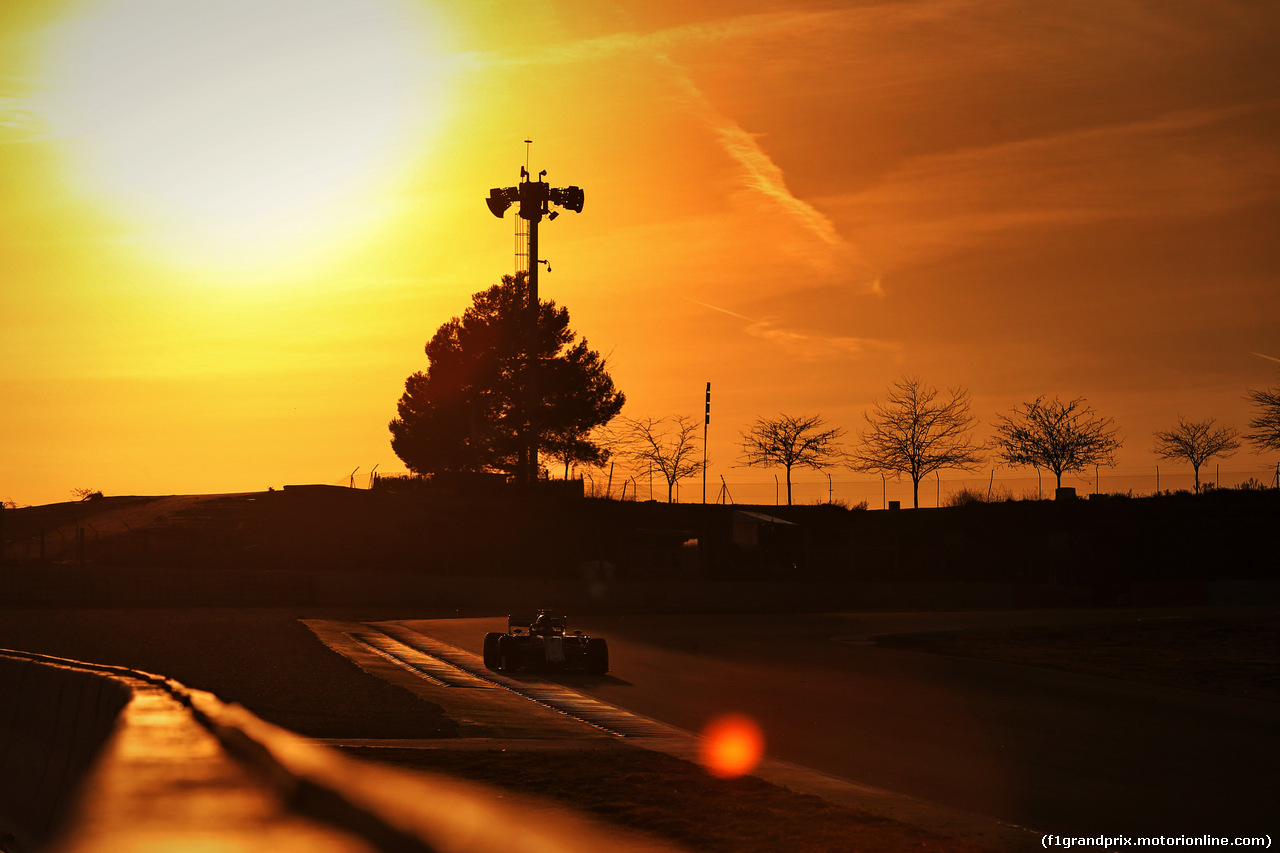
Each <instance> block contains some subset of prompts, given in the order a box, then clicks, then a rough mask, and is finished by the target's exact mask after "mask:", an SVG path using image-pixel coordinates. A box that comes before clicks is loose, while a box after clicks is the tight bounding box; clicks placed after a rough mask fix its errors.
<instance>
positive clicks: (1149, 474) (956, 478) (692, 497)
mask: <svg viewBox="0 0 1280 853" xmlns="http://www.w3.org/2000/svg"><path fill="white" fill-rule="evenodd" d="M1278 471H1280V466H1277V467H1269V466H1258V467H1253V468H1246V467H1233V468H1232V469H1230V470H1223V469H1221V468H1220V467H1219V466H1214V465H1205V466H1203V467H1202V468H1201V469H1200V484H1201V488H1221V489H1238V488H1276V487H1277V472H1278ZM759 474H760V471H759V470H757V469H753V470H752V471H751V474H750V476H743V472H742V470H741V469H731V470H730V471H729V472H726V473H723V474H721V473H719V472H717V471H716V470H715V468H714V466H713V467H712V468H711V469H710V471H709V472H708V476H707V480H706V503H734V504H753V505H769V504H775V505H778V504H786V503H787V483H786V475H785V474H784V473H783V472H781V471H779V472H777V475H776V477H769V478H762V477H760V476H759ZM581 476H582V479H583V490H584V492H585V493H586V494H587V495H589V496H593V497H611V498H614V499H623V500H640V501H644V500H656V501H666V500H667V482H666V480H665V479H663V478H662V476H661V475H660V474H658V473H655V474H654V475H653V476H652V477H650V476H649V475H648V473H647V472H642V473H641V474H638V475H622V474H621V473H616V472H615V474H614V476H613V477H612V479H610V478H609V476H608V472H607V471H605V472H600V471H588V472H584V473H582V474H581ZM1062 485H1063V487H1064V488H1073V489H1075V490H1076V493H1077V494H1078V495H1079V496H1080V497H1087V496H1088V495H1090V494H1095V493H1099V494H1107V495H1116V494H1120V495H1130V496H1133V497H1142V496H1147V495H1153V494H1157V493H1162V492H1180V491H1186V492H1190V491H1193V490H1194V488H1195V476H1194V474H1193V472H1192V471H1191V470H1190V469H1186V470H1183V469H1171V468H1167V467H1164V466H1161V467H1160V468H1159V469H1156V468H1151V469H1149V470H1145V471H1138V470H1133V469H1124V468H1118V469H1107V468H1099V469H1097V470H1095V471H1090V472H1089V474H1088V476H1082V475H1079V474H1074V473H1073V474H1064V475H1063V477H1062ZM1056 486H1057V482H1056V480H1055V478H1054V476H1053V474H1052V472H1041V473H1040V475H1039V476H1037V475H1036V474H1035V473H1031V474H1027V473H1025V472H1023V471H1021V470H1017V471H1014V470H1010V469H999V468H995V469H988V470H987V471H986V472H984V473H977V472H973V473H962V472H955V471H952V472H940V473H938V474H936V475H931V476H929V477H926V478H925V479H923V480H921V481H920V492H919V496H920V506H921V507H939V506H950V505H952V504H953V503H955V502H957V501H958V500H964V499H970V500H973V499H977V500H991V501H1004V500H1052V499H1053V497H1054V490H1055V488H1056ZM674 493H675V494H674V495H673V497H674V499H675V500H676V501H678V502H680V503H701V502H703V481H702V477H701V475H698V476H695V477H689V478H686V479H683V480H681V481H680V482H679V483H677V484H676V488H675V489H674ZM895 501H896V502H897V503H898V504H899V505H900V506H903V507H909V506H912V504H913V499H912V489H911V479H910V478H909V477H894V476H885V477H883V478H882V477H880V476H879V475H871V476H868V475H865V474H853V473H850V472H848V471H844V472H839V471H832V472H814V471H812V470H810V469H806V470H804V471H801V472H793V473H792V478H791V502H792V503H793V504H820V503H829V502H834V503H839V504H844V505H847V506H857V505H860V504H862V503H866V505H867V508H868V509H887V508H888V507H889V506H890V505H891V504H892V503H893V502H895Z"/></svg>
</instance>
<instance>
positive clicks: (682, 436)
mask: <svg viewBox="0 0 1280 853" xmlns="http://www.w3.org/2000/svg"><path fill="white" fill-rule="evenodd" d="M698 426H699V425H698V423H697V422H696V421H695V420H694V419H693V418H690V417H687V416H685V415H677V416H675V417H672V418H636V419H626V420H624V421H623V424H622V437H621V440H620V447H621V449H622V452H623V453H624V454H625V455H626V456H627V457H628V458H629V459H630V460H631V461H632V462H633V463H636V464H637V465H639V464H646V465H651V466H652V467H653V468H654V470H656V471H658V472H659V473H660V474H662V477H663V479H665V480H666V481H667V503H671V502H672V501H673V499H674V495H675V488H676V483H678V482H680V481H681V480H683V479H685V478H686V477H692V476H694V475H695V474H697V473H699V472H700V471H702V467H703V465H702V457H701V455H700V453H701V447H700V445H699V443H698V439H697V436H698Z"/></svg>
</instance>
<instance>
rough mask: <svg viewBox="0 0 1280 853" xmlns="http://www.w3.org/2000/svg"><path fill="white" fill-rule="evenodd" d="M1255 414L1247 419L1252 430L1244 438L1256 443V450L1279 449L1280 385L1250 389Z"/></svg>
mask: <svg viewBox="0 0 1280 853" xmlns="http://www.w3.org/2000/svg"><path fill="white" fill-rule="evenodd" d="M1249 399H1250V400H1252V401H1253V405H1254V408H1256V409H1257V410H1258V413H1257V415H1255V416H1254V418H1253V419H1252V420H1250V421H1249V427H1250V428H1251V429H1252V432H1248V433H1245V438H1247V439H1249V441H1251V442H1253V443H1254V444H1255V445H1257V447H1258V450H1259V451H1262V450H1280V385H1277V386H1276V387H1274V388H1265V389H1263V390H1262V391H1250V392H1249Z"/></svg>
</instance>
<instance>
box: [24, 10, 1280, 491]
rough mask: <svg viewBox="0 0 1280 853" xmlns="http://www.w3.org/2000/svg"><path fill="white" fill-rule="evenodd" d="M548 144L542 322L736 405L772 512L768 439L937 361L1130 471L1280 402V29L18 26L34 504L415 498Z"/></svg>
mask: <svg viewBox="0 0 1280 853" xmlns="http://www.w3.org/2000/svg"><path fill="white" fill-rule="evenodd" d="M526 138H530V139H532V140H534V143H533V146H532V152H531V155H530V161H529V162H530V166H531V168H532V170H533V171H534V172H535V173H536V172H537V171H539V170H541V169H546V170H548V177H547V179H548V181H549V182H550V183H551V184H552V185H553V186H567V185H569V184H576V185H578V186H581V187H582V188H583V189H584V190H585V193H586V205H585V208H584V210H583V212H582V213H581V214H572V213H569V214H565V215H564V216H562V217H560V218H559V219H558V220H556V221H555V222H553V223H545V224H544V226H543V229H542V243H543V248H542V253H541V254H542V256H543V257H544V258H546V259H548V260H549V261H550V262H551V267H552V269H553V270H554V271H553V272H552V273H551V274H549V275H545V274H544V276H543V278H542V280H541V289H542V294H543V296H544V297H545V298H551V299H555V300H556V301H557V302H558V303H559V304H562V305H564V306H566V307H568V309H569V311H570V314H571V316H572V321H573V326H574V328H576V329H577V330H578V331H579V332H580V333H581V334H583V335H585V336H586V337H587V338H588V339H589V340H590V342H591V344H592V346H593V347H594V348H597V349H599V350H600V351H601V352H602V353H604V354H605V355H607V357H608V359H609V363H610V365H611V368H612V373H613V377H614V379H615V381H616V382H617V384H618V385H619V387H620V388H621V389H622V390H623V391H624V392H625V393H626V394H627V397H628V404H627V408H626V410H625V411H624V414H628V415H631V416H633V417H638V416H653V417H660V416H665V415H672V414H688V415H691V416H695V417H700V415H701V409H702V398H703V388H704V384H705V383H706V382H707V381H710V382H712V383H713V416H712V423H711V428H710V442H709V455H710V459H711V469H710V478H711V482H712V483H713V484H716V485H715V486H713V487H711V491H714V490H715V489H717V488H718V483H719V478H720V476H721V475H723V476H724V477H725V480H726V481H727V482H728V483H729V484H730V487H731V489H733V486H734V484H735V483H738V484H741V485H740V486H739V487H738V488H737V489H733V496H734V497H735V498H736V499H737V500H739V501H743V500H746V499H757V500H761V501H764V500H766V499H767V500H768V501H770V502H771V501H772V500H773V482H772V477H773V472H771V471H762V470H745V469H742V468H739V467H734V466H735V465H736V464H737V457H738V451H737V449H736V447H735V442H736V441H737V439H738V433H739V431H740V430H743V429H745V428H747V427H748V426H749V425H750V423H751V421H752V420H753V419H754V418H756V417H757V416H760V415H775V414H778V413H780V412H785V413H788V414H821V415H823V416H825V417H826V418H827V420H828V421H829V422H831V423H832V424H833V425H836V426H841V427H845V428H847V429H849V430H850V432H851V433H853V432H856V430H857V429H858V427H859V425H860V423H861V417H862V412H863V411H864V410H866V409H867V408H869V407H870V405H871V404H872V401H873V399H874V398H877V397H882V396H883V394H884V392H885V389H886V388H887V386H888V385H889V384H890V383H892V382H893V381H895V380H897V379H898V378H900V377H901V376H903V375H904V374H914V375H919V376H921V377H922V378H924V380H925V381H926V382H928V383H930V384H934V385H937V386H939V387H942V388H946V387H951V386H956V385H960V386H963V387H965V388H967V389H969V390H970V391H971V393H972V395H973V408H974V413H975V414H976V415H977V416H978V417H979V418H980V420H981V421H982V424H981V426H980V427H979V430H978V437H979V438H981V439H985V438H987V437H988V436H989V435H990V429H991V424H992V422H993V421H994V420H995V418H996V416H997V415H999V414H1003V413H1007V412H1008V411H1009V410H1010V409H1011V407H1012V406H1013V405H1014V404H1015V403H1020V402H1025V401H1028V400H1031V399H1034V398H1035V397H1037V396H1038V395H1041V394H1047V395H1051V396H1052V395H1058V396H1060V397H1062V398H1064V399H1066V398H1073V397H1078V396H1084V397H1086V398H1088V400H1089V401H1090V403H1092V404H1093V406H1094V408H1095V409H1096V410H1097V411H1098V412H1099V413H1101V414H1103V415H1107V416H1110V417H1114V418H1115V420H1116V423H1117V425H1118V426H1119V428H1120V433H1121V435H1122V437H1123V438H1124V440H1125V443H1124V448H1123V450H1122V451H1121V454H1120V457H1119V465H1118V467H1117V469H1116V470H1115V471H1114V472H1111V473H1112V474H1115V475H1117V476H1119V475H1133V476H1138V475H1142V476H1146V475H1148V474H1151V475H1154V470H1155V466H1156V464H1157V460H1156V458H1155V457H1154V455H1153V454H1152V453H1151V446H1152V437H1151V436H1152V432H1153V431H1154V430H1156V429H1161V428H1167V427H1169V426H1171V425H1173V424H1174V423H1175V421H1176V419H1177V417H1178V416H1179V415H1183V416H1185V417H1186V418H1188V419H1197V420H1198V419H1204V418H1208V417H1216V418H1217V419H1218V420H1219V422H1220V423H1225V424H1227V425H1233V426H1235V427H1237V428H1239V429H1241V431H1243V430H1244V429H1245V427H1246V422H1247V420H1248V418H1249V416H1250V412H1251V409H1250V406H1249V403H1248V402H1247V400H1246V399H1245V394H1246V391H1247V390H1248V389H1250V388H1263V387H1267V386H1272V385H1274V384H1276V382H1277V378H1278V377H1280V370H1278V368H1280V363H1278V361H1277V360H1278V359H1280V286H1278V285H1280V142H1278V140H1280V5H1276V4H1270V3H1257V2H1231V0H1195V1H1194V2H1192V1H1191V0H1150V2H1131V1H1130V0H1108V2H1093V3H1034V2H1027V0H1023V1H1022V2H1011V1H1010V2H1002V0H981V2H978V0H920V2H893V1H892V0H889V2H881V3H857V2H845V3H839V2H812V3H797V2H788V3H770V2H755V3H753V2H746V1H745V0H744V2H736V3H731V2H720V0H711V2H702V3H690V2H680V3H676V2H670V0H643V2H641V0H636V1H635V2H630V0H628V2H595V1H594V0H592V2H585V1H584V0H553V2H549V3H539V4H530V3H511V2H504V0H496V2H486V3H475V2H464V0H447V2H430V0H181V2H172V0H82V2H70V0H6V2H4V3H3V5H0V269H2V271H3V287H2V290H0V351H2V358H0V363H2V364H3V371H2V372H0V395H2V396H0V399H2V400H3V417H2V418H0V499H4V500H13V501H16V502H17V503H19V504H39V503H50V502H55V501H61V500H67V499H69V498H70V492H71V490H72V489H76V488H94V489H101V490H103V491H104V492H105V493H107V494H173V493H210V492H235V491H253V490H260V489H266V488H267V487H269V486H274V487H276V488H279V487H280V486H282V485H285V484H291V483H338V482H343V483H345V482H347V479H348V476H349V475H350V473H351V472H352V470H353V469H355V468H357V466H358V467H359V471H358V472H357V473H356V477H355V480H356V483H357V484H358V485H365V484H367V482H368V480H367V476H368V473H369V472H370V471H371V470H372V469H373V468H374V466H375V465H377V466H379V468H378V470H379V472H382V473H395V472H399V471H403V470H404V467H403V465H402V463H400V461H399V460H398V459H397V458H396V457H395V455H394V454H393V453H392V452H391V448H390V434H389V433H388V431H387V423H388V421H389V420H390V419H391V418H392V417H393V416H394V415H395V403H396V400H397V399H398V397H399V396H400V394H401V392H402V391H403V387H404V380H405V377H406V376H408V375H409V374H410V373H412V372H414V371H415V370H421V369H425V368H426V360H425V357H424V355H423V353H422V347H423V344H424V343H425V342H426V340H427V339H428V338H429V337H430V336H431V334H432V333H433V332H434V331H435V329H436V328H437V327H438V326H439V325H440V324H441V323H443V322H444V321H446V320H448V319H449V318H450V317H452V316H454V315H457V314H460V313H461V312H462V311H463V310H464V309H465V308H466V307H467V305H468V304H469V303H470V297H471V294H472V293H474V292H476V291H478V290H481V289H483V288H485V287H487V286H488V285H490V284H493V283H496V282H497V281H498V280H499V278H500V277H501V276H502V275H503V274H505V273H510V272H512V265H513V252H512V247H513V238H512V231H513V224H512V218H511V214H508V217H507V218H506V219H503V220H501V221H500V220H498V219H495V218H494V217H493V216H491V215H490V214H489V212H488V211H487V210H486V208H485V205H484V197H485V196H486V195H487V194H488V191H489V188H491V187H502V186H511V185H514V184H515V183H517V182H518V180H519V169H520V167H521V166H522V165H524V163H525V154H526V152H525V145H524V143H523V140H524V139H526ZM1277 461H1278V460H1277V459H1276V458H1275V455H1274V454H1271V455H1265V454H1264V455H1257V454H1255V453H1254V450H1253V448H1252V447H1251V446H1246V448H1245V449H1243V450H1242V451H1241V452H1240V453H1239V454H1238V455H1237V456H1235V457H1233V458H1232V459H1229V460H1225V461H1224V462H1223V465H1222V467H1223V470H1224V471H1227V470H1228V469H1230V470H1231V471H1233V472H1256V473H1254V476H1258V477H1260V478H1261V477H1264V476H1269V475H1268V474H1266V472H1267V471H1268V470H1274V468H1275V465H1276V462H1277ZM1160 464H1161V466H1162V467H1161V470H1162V472H1169V473H1173V472H1179V471H1181V472H1185V473H1186V474H1187V485H1189V482H1190V480H1189V476H1190V473H1189V472H1190V467H1189V466H1177V465H1174V464H1173V463H1169V462H1164V463H1160ZM1210 464H1213V463H1210ZM989 468H990V466H989ZM990 473H991V472H990V470H989V469H988V470H985V471H983V472H981V473H980V474H975V475H971V476H975V477H978V478H980V479H982V481H983V482H986V478H987V477H988V476H989V475H990ZM1202 473H1203V472H1202ZM947 476H948V475H947V474H945V473H944V474H943V479H944V480H946V479H947ZM955 476H959V475H955ZM995 476H996V477H997V478H1001V479H1002V478H1004V477H1013V476H1019V477H1027V476H1030V477H1031V484H1032V487H1033V488H1034V484H1035V480H1034V474H1032V473H1031V472H1026V471H1022V472H1017V471H1007V470H1001V471H998V472H997V473H996V475H995ZM1105 476H1106V474H1105V473H1104V477H1105ZM805 478H806V479H807V480H808V481H812V482H814V483H817V482H818V481H819V480H822V488H821V493H822V494H821V496H822V497H825V496H826V491H827V490H826V481H825V477H823V476H820V475H817V474H814V473H810V474H807V475H805ZM833 481H834V483H835V496H836V497H842V496H844V497H846V498H851V499H852V498H857V497H858V496H859V495H860V494H862V493H861V492H859V491H858V488H861V487H858V486H857V485H856V484H857V483H863V484H867V483H870V482H871V478H868V477H866V476H864V475H854V474H852V473H849V472H847V471H835V472H833ZM874 481H875V490H874V494H875V495H876V496H877V497H876V499H874V500H872V505H873V506H878V505H879V503H878V498H879V494H880V481H879V478H878V477H876V478H874ZM766 482H767V484H768V488H767V496H766V494H765V493H764V492H759V491H758V489H757V492H758V493H752V492H751V489H753V488H756V487H755V486H754V485H753V484H764V483H766ZM1168 484H1171V483H1168ZM1089 485H1091V481H1090V483H1089ZM1103 485H1104V487H1105V486H1106V482H1105V481H1104V484H1103ZM1153 485H1154V483H1153V482H1152V483H1150V484H1148V485H1147V486H1146V488H1147V489H1148V490H1149V489H1150V488H1151V487H1152V486H1153ZM1084 488H1087V486H1086V485H1084V484H1082V489H1084ZM924 491H926V490H925V489H923V488H922V492H924ZM695 492H698V493H699V494H698V495H695ZM691 495H694V498H695V499H696V498H697V497H698V496H700V490H698V489H695V488H694V486H693V485H690V484H686V485H685V486H684V487H682V495H681V497H682V499H685V500H688V499H690V496H691ZM818 496H819V495H818V494H817V493H812V494H807V495H806V494H804V493H802V495H801V497H803V498H804V499H805V500H806V501H811V500H813V499H814V498H816V497H818ZM709 497H711V496H709ZM889 497H890V498H892V497H894V495H893V494H890V495H889ZM904 499H905V495H904Z"/></svg>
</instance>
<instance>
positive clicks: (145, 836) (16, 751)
mask: <svg viewBox="0 0 1280 853" xmlns="http://www.w3.org/2000/svg"><path fill="white" fill-rule="evenodd" d="M35 849H41V850H51V851H54V853H104V852H105V853H113V851H118V850H119V851H125V850H128V851H135V850H194V849H210V850H212V849H228V850H231V849H234V850H237V851H256V850H262V851H267V850H270V851H280V850H316V851H324V853H348V851H350V853H372V851H374V850H387V851H404V853H426V851H439V853H463V851H481V850H503V851H512V853H534V851H537V853H542V851H552V850H555V851H567V853H574V851H582V853H585V852H586V851H598V850H605V849H607V850H617V851H622V853H640V851H655V853H656V851H673V850H676V849H677V848H675V847H674V846H672V845H669V844H666V843H664V842H660V841H657V840H652V839H648V838H646V837H643V836H639V835H635V834H632V833H629V832H627V831H626V830H621V829H617V828H614V827H609V826H607V825H604V824H600V823H597V822H594V821H591V820H588V819H586V818H584V817H581V816H579V815H577V814H575V813H573V812H570V811H568V810H564V809H560V808H557V807H554V806H549V805H547V804H545V803H533V802H527V803H526V802H522V801H521V800H520V798H518V797H513V796H512V795H510V794H509V793H503V794H500V795H499V794H497V793H495V792H494V791H492V790H490V789H488V788H484V787H482V786H478V785H473V784H470V783H464V782H459V781H456V780H452V779H448V778H445V777H430V776H426V775H424V774H408V773H402V772H399V771H395V770H391V769H388V768H385V767H381V766H378V765H373V764H369V763H366V762H362V761H357V760H354V759H351V758H348V757H346V756H343V755H341V754H340V753H338V752H336V751H335V750H332V749H329V748H327V747H324V746H320V745H317V744H315V743H313V742H311V741H309V740H307V739H305V738H302V737H300V736H298V735H294V734H292V733H290V732H287V731H284V730H283V729H280V728H277V727H275V726H272V725H270V724H269V723H266V722H264V721H263V720H260V719H258V718H257V717H255V716H254V715H252V714H250V713H249V712H248V711H246V710H245V709H244V708H241V707H239V706H236V705H227V704H224V703H223V702H221V701H220V700H218V698H217V697H216V696H213V695H212V694H209V693H203V692H200V691H194V690H190V689H188V688H186V687H184V686H183V685H181V684H178V683H177V682H174V681H172V680H170V679H165V678H163V677H161V676H155V675H151V674H148V673H142V672H137V671H133V670H126V669H122V668H118V667H105V666H97V665H93V664H85V663H81V662H77V661H67V660H62V659H59V658H52V657H49V656H45V655H36V654H29V653H24V652H12V651H4V650H0V851H3V853H29V851H32V850H35Z"/></svg>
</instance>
